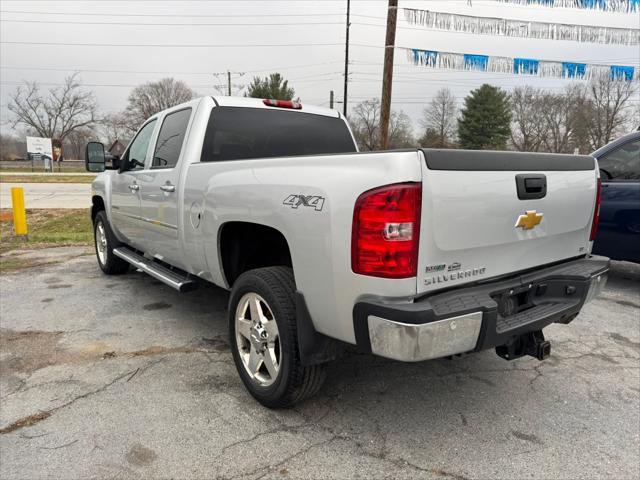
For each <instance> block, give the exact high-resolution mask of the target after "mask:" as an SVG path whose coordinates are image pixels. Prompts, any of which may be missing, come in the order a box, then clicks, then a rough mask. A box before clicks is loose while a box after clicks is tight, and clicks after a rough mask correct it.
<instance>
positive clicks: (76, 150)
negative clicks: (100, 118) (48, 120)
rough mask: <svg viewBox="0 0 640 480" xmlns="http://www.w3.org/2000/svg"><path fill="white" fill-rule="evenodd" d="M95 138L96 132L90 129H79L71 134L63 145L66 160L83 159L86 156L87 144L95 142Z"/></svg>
mask: <svg viewBox="0 0 640 480" xmlns="http://www.w3.org/2000/svg"><path fill="white" fill-rule="evenodd" d="M94 137H95V133H94V131H93V130H92V129H89V128H79V129H77V130H74V131H73V132H71V133H70V134H69V135H67V137H66V138H65V139H64V142H63V144H62V151H63V153H64V158H66V159H70V158H72V159H76V160H79V159H83V158H84V155H85V152H84V149H85V148H86V146H87V143H88V142H90V141H91V140H93V139H94Z"/></svg>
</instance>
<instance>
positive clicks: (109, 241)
mask: <svg viewBox="0 0 640 480" xmlns="http://www.w3.org/2000/svg"><path fill="white" fill-rule="evenodd" d="M100 226H102V227H103V228H104V233H105V237H106V248H105V251H104V261H103V260H101V259H100V253H99V252H98V229H99V228H100ZM93 245H94V247H95V250H96V258H97V259H98V265H99V266H100V269H101V270H102V271H103V272H104V273H106V274H107V275H119V274H122V273H126V272H127V271H128V270H129V262H127V261H125V260H123V259H121V258H119V257H116V256H115V255H114V253H113V249H114V248H117V247H119V246H121V243H120V242H118V240H117V239H116V237H115V235H114V234H113V231H111V226H110V225H109V221H108V220H107V214H106V213H105V211H104V210H101V211H100V212H98V214H97V215H96V216H95V218H94V219H93Z"/></svg>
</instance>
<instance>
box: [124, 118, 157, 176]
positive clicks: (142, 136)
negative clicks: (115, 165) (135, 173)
mask: <svg viewBox="0 0 640 480" xmlns="http://www.w3.org/2000/svg"><path fill="white" fill-rule="evenodd" d="M155 126H156V121H155V120H151V121H150V122H149V123H147V124H146V125H145V126H144V127H142V130H140V131H139V132H138V135H136V138H134V139H133V142H131V145H130V146H129V150H128V151H127V153H126V155H125V158H124V161H125V170H142V169H143V168H144V162H145V160H146V158H147V151H148V150H149V142H151V137H152V136H153V129H154V128H155Z"/></svg>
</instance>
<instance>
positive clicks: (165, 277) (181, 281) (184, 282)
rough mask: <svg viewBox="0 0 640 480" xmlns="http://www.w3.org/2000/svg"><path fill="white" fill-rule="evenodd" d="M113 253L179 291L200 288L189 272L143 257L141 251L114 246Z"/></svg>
mask: <svg viewBox="0 0 640 480" xmlns="http://www.w3.org/2000/svg"><path fill="white" fill-rule="evenodd" d="M113 253H114V255H115V256H116V257H120V258H121V259H123V260H126V261H127V262H129V263H130V264H131V265H133V266H134V267H136V268H138V269H140V270H142V271H143V272H145V273H147V274H149V275H151V276H152V277H153V278H155V279H156V280H160V281H161V282H162V283H165V284H167V285H169V286H170V287H171V288H174V289H176V290H178V291H179V292H190V291H191V290H195V289H196V288H198V283H197V282H195V281H194V280H193V279H191V278H189V276H188V275H187V274H184V273H183V274H180V273H178V272H175V271H173V270H171V269H169V268H167V267H165V266H164V265H162V264H160V263H158V262H154V261H153V260H149V259H148V258H145V257H143V256H142V255H140V254H139V253H136V252H134V251H133V250H130V249H129V248H127V247H119V248H114V249H113Z"/></svg>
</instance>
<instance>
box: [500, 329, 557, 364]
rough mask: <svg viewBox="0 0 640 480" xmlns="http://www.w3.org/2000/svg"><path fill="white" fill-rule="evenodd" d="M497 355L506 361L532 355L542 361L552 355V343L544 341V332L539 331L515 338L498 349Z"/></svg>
mask: <svg viewBox="0 0 640 480" xmlns="http://www.w3.org/2000/svg"><path fill="white" fill-rule="evenodd" d="M496 353H497V354H498V356H499V357H502V358H504V359H505V360H515V359H516V358H520V357H523V356H525V355H530V356H532V357H535V358H537V359H538V360H540V361H542V360H545V359H546V358H548V357H549V355H551V343H550V342H549V341H548V340H545V339H544V334H543V333H542V330H537V331H535V332H529V333H525V334H523V335H520V336H519V337H515V338H513V339H511V340H510V341H509V342H508V343H506V344H504V345H500V346H499V347H496Z"/></svg>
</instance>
